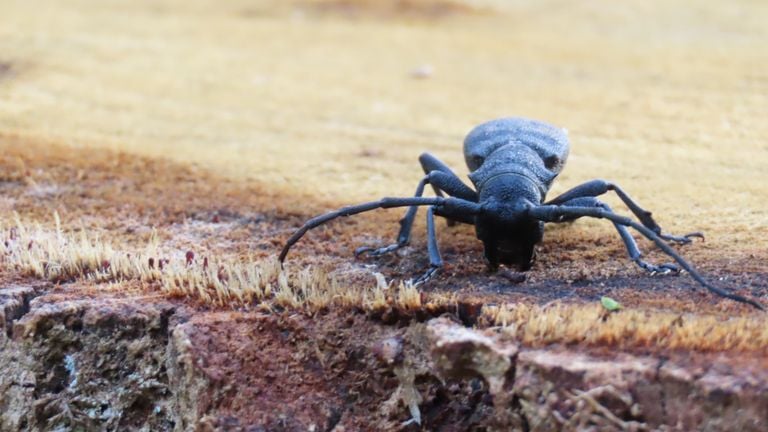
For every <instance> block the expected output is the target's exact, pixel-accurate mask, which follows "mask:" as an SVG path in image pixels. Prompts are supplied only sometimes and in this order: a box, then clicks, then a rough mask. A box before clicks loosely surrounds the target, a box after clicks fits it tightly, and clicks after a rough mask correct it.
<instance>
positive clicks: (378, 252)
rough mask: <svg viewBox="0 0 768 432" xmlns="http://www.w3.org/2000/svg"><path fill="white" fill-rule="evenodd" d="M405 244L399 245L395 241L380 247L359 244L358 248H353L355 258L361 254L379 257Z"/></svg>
mask: <svg viewBox="0 0 768 432" xmlns="http://www.w3.org/2000/svg"><path fill="white" fill-rule="evenodd" d="M403 246H405V245H400V244H397V243H394V244H391V245H389V246H384V247H380V248H375V247H370V246H360V247H359V248H357V249H355V258H360V257H361V256H362V255H368V256H370V257H379V256H382V255H386V254H388V253H392V252H394V251H396V250H398V249H400V248H402V247H403Z"/></svg>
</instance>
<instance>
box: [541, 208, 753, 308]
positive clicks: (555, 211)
mask: <svg viewBox="0 0 768 432" xmlns="http://www.w3.org/2000/svg"><path fill="white" fill-rule="evenodd" d="M528 214H529V215H530V216H531V217H533V218H534V219H538V220H541V221H544V222H559V221H561V220H562V219H565V218H568V217H571V218H573V217H584V216H586V217H594V218H598V219H608V220H610V221H611V222H614V223H617V224H619V225H625V226H629V227H632V228H634V229H636V230H637V231H639V232H640V233H641V234H643V235H644V236H645V237H647V238H648V239H649V240H652V241H653V242H654V243H656V246H658V247H659V249H661V250H662V251H664V253H666V254H667V255H669V256H670V257H672V258H673V259H674V260H675V261H677V263H678V264H680V267H682V268H684V269H685V271H687V272H688V273H690V275H691V277H693V278H694V279H695V280H696V281H697V282H698V283H700V284H701V285H702V286H704V288H706V289H708V290H709V291H711V292H713V293H715V294H717V295H719V296H721V297H725V298H729V299H731V300H735V301H737V302H741V303H746V304H749V305H752V306H754V307H756V308H758V309H760V310H765V309H764V308H763V306H762V305H761V304H760V303H758V302H756V301H754V300H751V299H748V298H746V297H743V296H740V295H738V294H733V293H729V292H727V291H724V290H723V289H720V288H718V287H716V286H714V285H712V284H710V283H709V282H707V281H706V279H704V277H702V276H701V274H699V272H697V271H696V269H694V268H693V266H692V265H691V264H689V263H688V261H686V260H685V259H684V258H683V257H681V256H680V255H679V254H678V253H677V252H676V251H675V250H674V249H673V248H672V247H671V246H669V245H668V244H667V243H666V242H665V241H664V240H663V239H662V238H661V237H659V236H658V235H657V234H656V233H655V232H653V231H652V230H650V229H648V228H647V227H645V226H643V225H642V224H639V223H637V222H635V221H633V220H632V219H630V218H628V217H624V216H620V215H617V214H616V213H613V212H611V211H607V210H604V209H602V208H599V207H568V206H558V205H542V206H530V207H529V208H528Z"/></svg>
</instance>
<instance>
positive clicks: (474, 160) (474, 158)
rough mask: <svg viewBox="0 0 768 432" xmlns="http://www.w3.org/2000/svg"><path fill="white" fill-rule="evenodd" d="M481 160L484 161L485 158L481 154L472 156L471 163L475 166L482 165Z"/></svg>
mask: <svg viewBox="0 0 768 432" xmlns="http://www.w3.org/2000/svg"><path fill="white" fill-rule="evenodd" d="M483 162H485V158H484V157H482V156H472V163H473V164H474V165H475V166H476V167H479V166H480V165H482V164H483Z"/></svg>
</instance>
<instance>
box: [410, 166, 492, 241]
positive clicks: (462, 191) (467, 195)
mask: <svg viewBox="0 0 768 432" xmlns="http://www.w3.org/2000/svg"><path fill="white" fill-rule="evenodd" d="M419 163H420V164H421V168H422V169H423V170H424V174H429V173H430V172H432V171H440V172H442V173H445V174H446V175H447V176H446V178H445V179H444V183H451V184H450V189H449V190H450V191H451V192H448V195H451V196H455V197H458V198H463V199H466V200H469V201H474V202H477V200H478V198H477V192H475V191H474V190H472V188H470V187H469V186H467V185H465V184H464V182H462V181H461V179H459V176H457V175H456V174H455V173H454V172H453V170H451V168H450V167H448V165H446V164H445V163H443V161H441V160H440V159H438V158H436V157H435V156H433V155H432V154H430V153H426V152H425V153H422V154H421V155H420V156H419ZM432 189H433V190H434V191H435V195H437V196H443V190H442V189H440V188H439V187H438V186H437V185H435V184H434V183H433V184H432ZM438 216H444V217H445V219H446V221H447V222H448V226H454V225H455V224H456V222H457V220H456V219H454V218H451V217H449V216H447V215H438ZM458 222H465V221H463V220H458ZM465 223H466V222H465Z"/></svg>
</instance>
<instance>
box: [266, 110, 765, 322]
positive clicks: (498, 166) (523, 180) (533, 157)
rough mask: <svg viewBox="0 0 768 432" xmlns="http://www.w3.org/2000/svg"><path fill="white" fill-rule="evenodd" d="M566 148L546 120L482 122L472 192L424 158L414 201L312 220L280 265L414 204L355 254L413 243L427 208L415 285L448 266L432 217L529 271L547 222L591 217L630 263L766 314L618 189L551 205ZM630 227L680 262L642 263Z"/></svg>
mask: <svg viewBox="0 0 768 432" xmlns="http://www.w3.org/2000/svg"><path fill="white" fill-rule="evenodd" d="M569 149H570V144H569V141H568V135H567V133H566V132H565V131H564V130H563V129H561V128H558V127H555V126H553V125H550V124H548V123H545V122H542V121H538V120H532V119H527V118H520V117H510V118H500V119H496V120H491V121H488V122H486V123H483V124H480V125H479V126H476V127H475V128H474V129H472V130H471V131H470V132H469V134H468V135H467V137H466V138H465V140H464V158H465V161H466V164H467V167H468V168H469V170H470V174H469V179H470V180H471V182H472V184H473V185H474V186H475V187H474V189H473V188H471V187H470V186H468V185H466V184H465V183H464V182H462V181H461V179H460V178H459V177H458V176H457V175H456V174H454V172H453V171H452V170H451V169H450V168H449V167H448V166H447V165H446V164H444V163H443V162H441V161H440V160H438V159H437V158H436V157H434V156H432V155H431V154H429V153H424V154H422V155H421V156H420V157H419V162H420V163H421V167H422V169H423V170H424V173H425V176H424V177H423V178H422V179H421V181H419V184H418V186H417V187H416V193H415V194H414V196H413V197H407V198H392V197H389V198H382V199H380V200H378V201H372V202H368V203H363V204H359V205H353V206H348V207H343V208H341V209H338V210H335V211H332V212H329V213H326V214H323V215H320V216H317V217H315V218H312V219H310V220H308V221H307V222H306V223H305V224H304V225H303V226H302V227H301V228H299V229H298V230H297V231H296V232H295V233H294V234H293V235H292V236H291V237H290V238H289V239H288V241H287V242H286V244H285V246H284V247H283V249H282V251H281V252H280V256H279V261H280V263H281V265H282V263H283V262H284V261H285V258H286V256H287V255H288V251H289V250H290V248H291V247H292V246H293V245H294V244H295V243H296V242H297V241H299V239H301V237H302V236H304V234H305V233H306V232H307V231H309V230H310V229H312V228H315V227H317V226H320V225H322V224H324V223H326V222H328V221H331V220H333V219H336V218H338V217H341V216H350V215H354V214H358V213H363V212H366V211H370V210H374V209H378V208H392V207H409V208H408V210H407V212H406V214H405V216H404V217H403V218H402V219H401V220H400V231H399V233H398V236H397V241H396V242H395V243H394V244H391V245H389V246H385V247H381V248H371V247H360V248H358V249H357V250H356V251H355V256H360V255H364V254H368V255H371V256H380V255H384V254H387V253H390V252H394V251H395V250H397V249H400V248H402V247H404V246H405V245H407V244H408V242H409V240H410V236H411V230H412V227H413V221H414V219H415V217H416V212H417V210H418V208H419V207H420V206H426V207H427V209H426V217H427V252H428V255H429V265H430V267H429V269H428V270H427V271H426V272H425V273H424V274H423V275H422V276H421V277H419V278H417V279H416V280H415V281H414V282H415V283H416V284H419V283H423V282H426V281H427V280H429V279H430V278H432V277H433V276H434V275H435V273H436V272H437V271H438V270H439V269H440V268H441V267H442V265H443V261H442V258H441V256H440V251H439V250H438V245H437V238H436V235H435V220H434V217H435V216H442V217H445V218H446V219H448V221H449V223H451V222H462V223H467V224H472V225H474V226H475V231H476V234H477V238H478V239H479V240H480V241H482V242H483V247H484V254H485V258H486V260H487V263H488V266H489V269H490V270H492V271H494V270H496V269H497V268H498V267H499V265H500V264H504V265H507V266H511V267H515V268H517V269H518V270H520V271H526V270H528V269H530V267H531V265H532V264H533V262H534V258H535V246H536V244H538V243H539V242H541V240H542V237H543V234H544V224H545V223H546V222H551V223H562V222H569V221H573V220H576V219H578V218H581V217H592V218H600V219H607V220H609V221H610V222H612V223H613V225H614V227H615V228H616V230H617V231H618V234H619V236H620V237H621V239H622V241H623V243H624V246H625V247H626V249H627V253H628V255H629V258H630V259H631V260H632V261H634V262H635V263H636V264H637V265H638V266H639V267H641V268H642V269H644V270H646V271H648V272H650V273H652V274H654V273H677V272H679V271H680V269H681V268H682V269H684V270H686V271H687V272H688V273H689V274H690V275H691V276H692V277H693V278H694V279H695V280H696V281H697V282H698V283H699V284H701V285H702V286H704V287H705V288H706V289H708V290H709V291H711V292H713V293H715V294H717V295H719V296H722V297H726V298H729V299H732V300H735V301H738V302H742V303H747V304H750V305H752V306H754V307H756V308H758V309H763V307H762V306H761V305H760V304H759V303H757V302H756V301H754V300H751V299H748V298H746V297H743V296H740V295H738V294H734V293H730V292H727V291H725V290H723V289H721V288H718V287H716V286H714V285H712V284H710V283H709V282H707V281H706V280H705V279H704V277H702V276H701V274H699V273H698V272H697V271H696V270H695V269H694V268H693V266H692V265H691V264H689V263H688V261H686V260H685V259H683V258H682V257H681V256H680V255H679V254H678V253H677V252H676V251H675V250H674V249H673V248H672V247H671V246H670V245H669V244H668V242H669V243H676V244H686V243H690V242H691V239H692V238H694V237H701V238H703V235H702V234H701V233H699V232H694V233H690V234H686V235H683V236H675V235H670V234H666V233H663V232H662V229H661V227H660V226H659V225H658V224H657V223H656V221H655V220H654V219H653V217H652V216H651V213H650V212H649V211H646V210H644V209H643V208H642V207H640V206H639V205H638V204H637V203H636V202H635V201H634V200H633V199H632V198H630V197H629V195H627V194H626V193H625V192H624V190H622V189H621V188H620V187H619V186H617V185H616V184H614V183H611V182H608V181H605V180H591V181H588V182H586V183H583V184H581V185H578V186H576V187H574V188H572V189H570V190H568V191H566V192H565V193H563V194H561V195H560V196H558V197H556V198H554V199H551V200H549V201H547V200H546V195H547V192H548V191H549V189H550V187H551V186H552V182H553V181H554V180H555V178H556V177H557V176H558V174H560V172H561V171H562V169H563V166H564V165H565V162H566V160H567V158H568V153H569ZM427 185H430V186H431V187H432V188H433V189H434V191H435V194H436V195H437V196H436V197H423V194H424V189H425V187H426V186H427ZM609 191H613V192H614V193H616V195H618V197H619V198H620V199H621V201H622V202H623V203H624V204H625V205H626V206H627V207H628V208H629V210H630V211H631V212H632V214H634V216H635V217H636V218H637V220H638V221H639V222H637V221H635V220H633V219H631V218H628V217H625V216H621V215H618V214H616V213H614V212H613V210H612V209H611V208H610V207H609V206H608V205H607V204H605V203H604V202H602V201H600V200H599V199H598V198H597V197H598V196H600V195H603V194H605V193H607V192H609ZM445 195H448V196H447V197H446V196H445ZM629 228H632V229H634V230H636V231H638V232H639V233H640V234H642V235H643V236H645V237H646V238H648V239H650V240H651V241H653V242H654V243H655V244H656V246H657V247H659V248H660V249H661V250H662V251H664V253H666V254H667V255H668V256H669V257H671V258H672V259H673V260H674V261H675V262H676V263H677V265H675V264H672V263H665V264H661V265H655V264H651V263H648V262H646V261H644V260H643V259H642V254H641V252H640V249H639V248H638V246H637V243H636V242H635V239H634V238H633V237H632V235H631V233H630V231H629Z"/></svg>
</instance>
